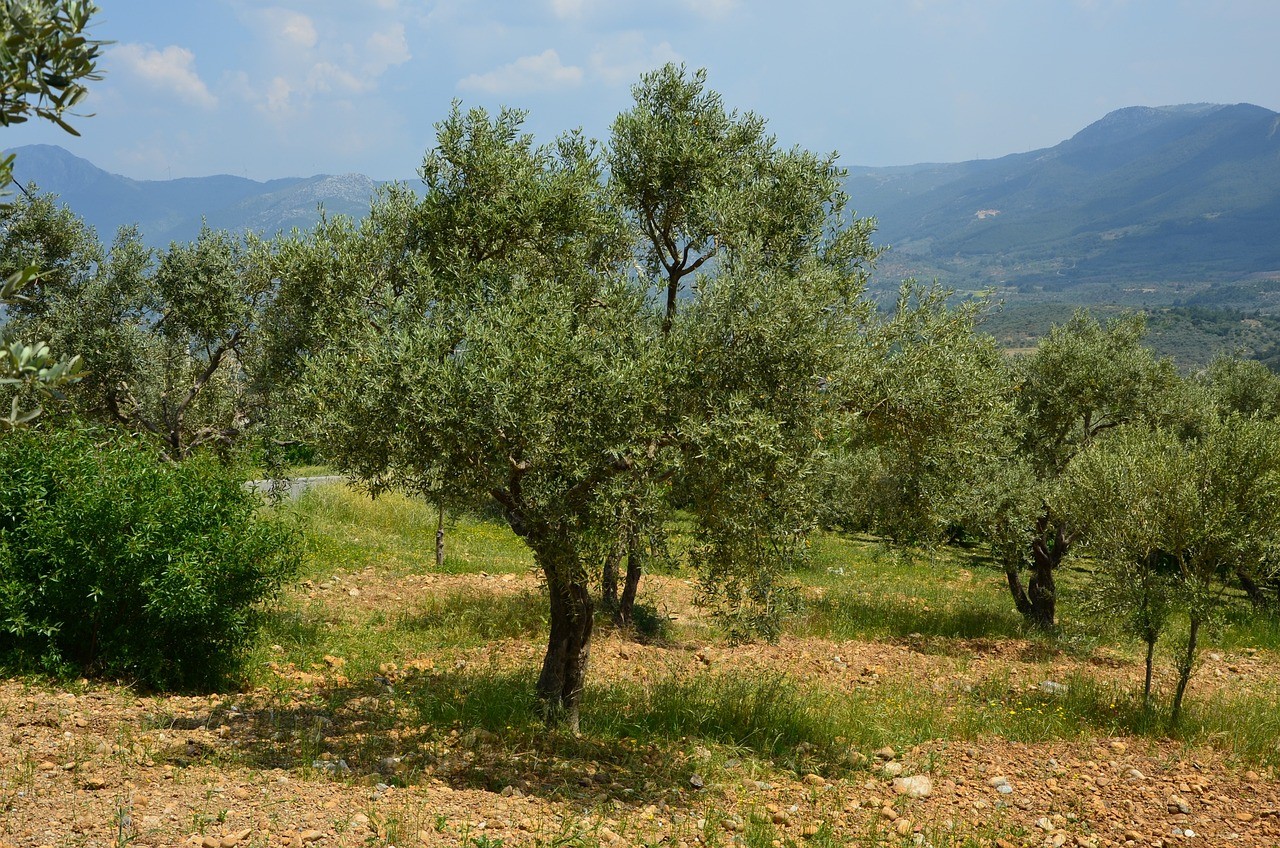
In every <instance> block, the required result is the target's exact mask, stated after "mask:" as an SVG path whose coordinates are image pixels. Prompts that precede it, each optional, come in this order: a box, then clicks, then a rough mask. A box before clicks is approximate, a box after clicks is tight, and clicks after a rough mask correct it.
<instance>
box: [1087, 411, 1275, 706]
mask: <svg viewBox="0 0 1280 848" xmlns="http://www.w3.org/2000/svg"><path fill="white" fill-rule="evenodd" d="M1070 478H1071V485H1070V486H1068V487H1066V489H1065V491H1067V492H1069V493H1070V494H1069V495H1068V497H1067V498H1066V502H1067V503H1068V504H1070V505H1071V506H1069V507H1068V508H1069V509H1073V510H1074V512H1075V514H1076V515H1077V517H1078V518H1079V519H1080V525H1079V526H1080V527H1081V528H1082V532H1083V534H1084V535H1083V538H1084V539H1085V541H1086V545H1087V546H1088V547H1089V549H1090V550H1092V551H1094V552H1096V553H1097V554H1098V556H1099V558H1100V562H1101V565H1102V567H1103V569H1104V573H1106V574H1108V581H1107V582H1109V583H1112V584H1119V585H1118V588H1114V589H1113V588H1108V587H1107V586H1106V585H1105V584H1104V588H1103V591H1104V592H1106V593H1108V599H1109V600H1110V602H1111V603H1112V604H1113V605H1115V606H1117V607H1118V608H1120V609H1123V610H1124V613H1125V614H1126V615H1127V616H1128V617H1129V618H1130V620H1131V621H1133V622H1135V623H1137V624H1138V625H1139V626H1140V627H1145V628H1149V629H1150V630H1152V631H1156V632H1157V633H1158V630H1159V627H1160V626H1161V625H1162V623H1163V620H1162V615H1163V614H1164V612H1165V610H1164V608H1163V607H1164V605H1165V604H1168V603H1170V602H1172V604H1173V605H1174V607H1175V608H1176V609H1177V610H1178V611H1180V612H1182V613H1184V614H1185V615H1186V616H1187V620H1188V630H1187V638H1186V642H1185V643H1184V645H1183V647H1182V649H1181V650H1180V651H1179V653H1178V655H1177V657H1176V660H1175V665H1176V668H1177V672H1178V682H1177V688H1176V689H1175V691H1174V697H1173V710H1172V721H1173V723H1174V724H1176V723H1177V722H1178V719H1179V717H1180V716H1181V713H1182V703H1183V697H1184V695H1185V694H1186V690H1187V684H1188V683H1189V682H1190V680H1191V673H1192V671H1193V669H1194V667H1195V660H1196V653H1197V649H1198V647H1199V640H1200V636H1201V633H1202V632H1203V630H1204V629H1205V628H1206V626H1208V625H1210V624H1212V622H1213V620H1214V618H1215V615H1216V613H1217V611H1218V610H1219V609H1220V608H1221V605H1222V603H1223V592H1224V589H1225V586H1226V581H1227V580H1228V579H1229V578H1230V577H1231V575H1232V574H1234V573H1235V572H1236V571H1237V570H1239V569H1242V568H1245V569H1249V570H1250V571H1252V572H1253V573H1257V574H1263V575H1267V576H1271V575H1274V574H1276V572H1277V569H1278V568H1280V557H1278V554H1280V425H1276V424H1274V423H1272V422H1268V421H1261V420H1258V419H1253V418H1244V417H1241V416H1229V417H1226V418H1224V419H1222V420H1221V421H1219V422H1215V423H1213V424H1212V425H1210V426H1208V427H1207V428H1206V431H1205V432H1204V434H1203V435H1201V436H1200V437H1199V438H1197V439H1195V440H1192V441H1185V440H1182V439H1180V438H1178V437H1177V436H1176V435H1174V434H1171V433H1168V432H1165V431H1158V430H1156V431H1152V430H1148V429H1146V428H1134V429H1133V430H1132V431H1131V432H1129V433H1127V434H1125V435H1123V436H1120V437H1117V438H1115V439H1110V440H1106V441H1104V442H1101V443H1099V444H1097V445H1096V446H1093V447H1091V448H1090V449H1088V450H1086V451H1085V452H1084V453H1083V454H1082V455H1081V456H1080V457H1079V460H1078V462H1077V463H1076V464H1075V465H1074V466H1073V467H1072V470H1071V472H1070ZM1125 578H1129V581H1130V582H1129V583H1128V585H1124V583H1123V581H1124V580H1125ZM1166 581H1172V585H1173V587H1174V591H1172V592H1169V591H1168V583H1167V582H1166ZM1144 638H1145V639H1146V640H1147V642H1148V681H1149V680H1150V657H1151V646H1152V645H1153V644H1154V641H1155V638H1157V637H1156V635H1145V634H1144ZM1147 688H1148V689H1149V682H1148V687H1147Z"/></svg>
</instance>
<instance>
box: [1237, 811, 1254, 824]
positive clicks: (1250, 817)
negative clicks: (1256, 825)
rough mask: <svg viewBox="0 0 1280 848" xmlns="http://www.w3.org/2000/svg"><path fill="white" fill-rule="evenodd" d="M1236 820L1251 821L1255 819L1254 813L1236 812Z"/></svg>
mask: <svg viewBox="0 0 1280 848" xmlns="http://www.w3.org/2000/svg"><path fill="white" fill-rule="evenodd" d="M1236 821H1242V822H1251V821H1253V813H1244V812H1240V813H1236Z"/></svg>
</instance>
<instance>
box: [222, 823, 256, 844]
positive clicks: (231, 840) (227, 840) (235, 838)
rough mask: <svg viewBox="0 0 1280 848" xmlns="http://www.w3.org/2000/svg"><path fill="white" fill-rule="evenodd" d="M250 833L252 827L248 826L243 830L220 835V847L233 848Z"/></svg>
mask: <svg viewBox="0 0 1280 848" xmlns="http://www.w3.org/2000/svg"><path fill="white" fill-rule="evenodd" d="M252 833H253V828H248V827H246V828H245V829H244V830H238V831H236V832H235V833H229V834H227V835H226V836H224V837H222V842H221V843H220V845H221V848H235V846H236V845H239V844H240V843H241V842H244V841H245V840H246V839H248V838H249V836H250V834H252Z"/></svg>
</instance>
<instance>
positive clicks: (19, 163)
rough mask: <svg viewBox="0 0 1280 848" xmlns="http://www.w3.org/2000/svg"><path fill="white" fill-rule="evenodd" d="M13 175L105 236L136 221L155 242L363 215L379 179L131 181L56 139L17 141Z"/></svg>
mask: <svg viewBox="0 0 1280 848" xmlns="http://www.w3.org/2000/svg"><path fill="white" fill-rule="evenodd" d="M10 152H13V153H16V154H17V159H16V160H15V168H14V175H15V177H16V178H17V180H18V181H19V182H20V183H22V184H23V185H28V184H30V183H35V185H36V186H37V187H38V188H39V189H40V190H41V191H47V192H52V193H54V194H57V195H58V196H59V198H60V199H61V200H62V201H63V202H64V203H66V204H67V205H68V206H70V207H71V209H73V210H74V211H75V212H76V214H77V215H79V216H81V217H82V218H83V219H84V220H85V221H86V222H88V223H89V224H90V225H91V226H93V227H94V228H95V229H96V230H97V231H98V235H99V237H100V238H102V239H103V241H106V242H109V241H110V240H111V239H112V238H113V237H114V235H115V232H116V230H117V229H118V228H119V227H121V226H125V225H129V224H137V225H138V226H139V228H140V229H141V231H142V235H143V238H144V240H145V241H146V242H147V243H148V244H150V245H153V246H157V247H159V246H164V245H167V244H168V243H169V242H170V241H187V240H190V239H193V238H195V237H196V235H197V234H198V233H199V232H200V227H201V225H202V223H203V222H206V221H207V222H208V224H209V226H211V227H220V228H224V229H229V230H234V231H239V230H246V229H247V230H253V231H255V232H259V233H265V234H267V235H272V234H274V233H276V232H279V231H286V232H287V231H288V230H290V229H292V228H293V227H300V228H305V227H309V226H311V225H312V224H314V223H315V222H316V221H317V220H318V219H319V211H318V210H319V207H320V206H321V205H323V206H324V208H325V210H326V211H327V212H328V214H331V215H335V214H342V215H350V216H352V217H356V218H360V217H363V216H364V215H365V214H367V213H368V211H369V200H370V198H371V197H372V196H373V194H374V192H375V191H376V190H377V187H378V185H379V184H378V183H377V182H375V181H374V180H371V179H370V178H368V177H366V176H364V175H363V174H343V175H339V176H332V175H328V174H320V175H317V176H314V177H286V178H283V179H275V180H268V181H266V182H259V181H257V180H250V179H246V178H244V177H236V176H231V175H229V174H219V175H216V176H210V177H184V178H181V179H175V180H134V179H130V178H129V177H124V176H120V175H119V174H112V173H109V172H107V171H104V170H102V169H101V168H98V167H97V166H95V165H94V164H93V163H91V162H89V161H88V160H86V159H81V158H80V157H78V156H74V155H73V154H71V153H68V152H67V151H66V150H64V149H62V148H61V147H57V146H56V145H48V144H36V145H29V146H26V147H17V148H14V149H13V150H12V151H10Z"/></svg>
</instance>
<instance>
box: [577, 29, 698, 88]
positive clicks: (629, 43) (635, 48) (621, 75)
mask: <svg viewBox="0 0 1280 848" xmlns="http://www.w3.org/2000/svg"><path fill="white" fill-rule="evenodd" d="M680 61H681V56H680V54H679V53H677V52H676V49H675V48H674V47H672V46H671V42H669V41H663V42H660V43H658V44H652V45H651V44H649V41H648V39H647V38H645V35H644V33H641V32H623V33H619V34H617V35H615V36H612V37H611V38H607V39H605V40H603V41H601V42H599V43H597V44H596V46H595V48H594V49H593V50H592V51H591V59H590V64H591V73H592V76H593V77H594V78H596V79H598V80H600V81H601V82H604V83H606V84H608V85H618V84H619V83H626V82H635V81H636V80H637V79H638V78H639V77H640V75H641V74H643V73H645V72H646V71H651V70H653V69H654V68H659V67H662V66H663V65H665V64H666V63H668V62H680Z"/></svg>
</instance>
